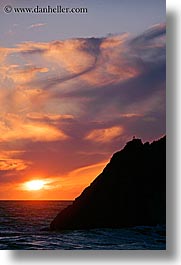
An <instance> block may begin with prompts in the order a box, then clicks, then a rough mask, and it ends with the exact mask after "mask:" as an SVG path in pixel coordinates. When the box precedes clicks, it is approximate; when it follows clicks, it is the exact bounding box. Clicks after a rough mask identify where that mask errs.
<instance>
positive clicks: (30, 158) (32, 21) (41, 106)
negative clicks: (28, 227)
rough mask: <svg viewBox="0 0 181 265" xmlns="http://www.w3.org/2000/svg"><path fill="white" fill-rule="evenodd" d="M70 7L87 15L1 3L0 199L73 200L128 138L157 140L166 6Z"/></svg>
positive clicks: (151, 3)
mask: <svg viewBox="0 0 181 265" xmlns="http://www.w3.org/2000/svg"><path fill="white" fill-rule="evenodd" d="M6 2H7V1H6ZM75 2H76V6H80V7H81V6H85V7H87V8H88V14H84V15H81V14H76V15H70V14H66V15H63V16H60V15H58V14H56V15H54V14H49V15H45V14H41V15H39V14H38V15H37V14H36V15H30V14H23V15H21V14H19V15H17V14H5V13H3V11H2V7H3V6H4V5H5V1H2V3H1V11H0V12H1V13H2V16H1V20H2V24H3V25H4V26H3V27H1V29H0V32H1V36H3V38H2V40H1V41H0V54H1V57H0V58H1V59H0V60H1V64H0V101H1V104H0V183H1V184H0V199H73V198H75V197H76V196H78V195H79V194H80V192H81V191H82V189H83V188H84V187H86V186H87V185H89V184H90V182H91V181H92V180H93V179H94V178H95V177H96V176H97V175H98V174H99V173H100V172H101V171H102V169H103V168H104V166H105V164H106V163H107V162H108V161H109V159H110V157H111V156H112V154H113V153H114V152H115V151H117V150H120V149H121V148H122V147H123V146H124V145H125V143H126V142H127V141H129V140H130V139H131V138H132V136H133V135H135V136H137V137H139V138H142V139H143V141H152V140H154V139H157V138H159V137H161V136H162V135H164V134H165V64H166V56H165V33H166V27H165V1H148V2H147V1H141V0H138V1H115V3H114V5H110V1H66V2H65V1H61V4H62V5H64V6H71V7H72V6H74V5H75ZM103 2H104V3H103ZM135 2H136V3H137V4H136V9H135ZM46 3H47V4H48V1H31V6H36V5H37V4H39V5H43V6H46ZM57 3H59V2H58V1H51V5H52V6H54V5H56V4H57ZM8 4H11V5H12V6H21V7H24V6H28V2H27V1H13V0H11V1H9V2H8ZM49 4H50V3H49ZM113 17H114V19H113ZM108 18H109V19H108ZM22 21H23V23H22ZM58 25H60V26H58ZM36 176H37V179H38V180H40V181H41V180H42V181H45V183H47V184H46V185H45V187H44V188H41V189H39V190H36V187H35V190H36V191H35V190H29V191H27V190H24V189H23V188H22V185H23V184H24V183H26V182H28V181H31V180H36Z"/></svg>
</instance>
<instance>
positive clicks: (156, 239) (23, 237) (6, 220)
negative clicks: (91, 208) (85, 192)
mask: <svg viewBox="0 0 181 265" xmlns="http://www.w3.org/2000/svg"><path fill="white" fill-rule="evenodd" d="M70 203H71V202H70V201H0V249H8V250H10V249H12V250H18V249H20V250H25V249H26V250H27V249H31V250H38V249H39V250H42V249H49V250H50V249H52V250H53V249H65V250H76V249H77V250H80V249H82V250H88V249H90V250H126V249H128V250H129V249H132V250H136V249H137V250H140V249H141V250H144V249H145V250H146V249H155V250H156V249H158V250H164V249H165V248H166V236H165V233H166V231H165V226H160V225H157V226H155V227H152V226H139V227H138V226H137V227H132V228H124V229H123V228H122V229H105V228H104V229H90V230H73V231H62V232H50V231H43V229H44V228H46V227H48V226H49V224H50V222H51V221H52V220H53V218H54V217H55V216H56V214H57V213H58V212H60V210H61V209H63V208H65V207H66V206H67V205H69V204H70Z"/></svg>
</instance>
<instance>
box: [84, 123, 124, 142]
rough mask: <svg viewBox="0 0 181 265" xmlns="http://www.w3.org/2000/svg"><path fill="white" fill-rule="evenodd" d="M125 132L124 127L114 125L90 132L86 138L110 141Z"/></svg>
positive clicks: (95, 140) (96, 140)
mask: <svg viewBox="0 0 181 265" xmlns="http://www.w3.org/2000/svg"><path fill="white" fill-rule="evenodd" d="M122 133H123V128H122V127H119V126H114V127H111V128H106V129H96V130H93V131H92V132H90V133H89V134H88V135H87V136H86V138H85V139H87V140H91V141H94V142H109V141H111V140H113V139H114V138H115V137H117V136H120V135H121V134H122Z"/></svg>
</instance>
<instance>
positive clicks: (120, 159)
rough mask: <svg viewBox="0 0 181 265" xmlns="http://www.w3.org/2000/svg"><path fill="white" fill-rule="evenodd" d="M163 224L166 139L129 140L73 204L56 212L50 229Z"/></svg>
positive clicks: (164, 220) (164, 216) (164, 211)
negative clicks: (150, 140) (151, 140)
mask: <svg viewBox="0 0 181 265" xmlns="http://www.w3.org/2000/svg"><path fill="white" fill-rule="evenodd" d="M165 222H166V136H165V137H163V138H161V139H159V140H157V141H154V142H152V143H151V144H150V143H148V142H146V143H144V144H143V143H142V141H141V139H135V138H134V139H133V140H132V141H130V142H128V143H127V144H126V146H125V147H124V148H123V149H122V150H121V151H119V152H117V153H115V154H114V155H113V157H112V158H111V160H110V162H109V163H108V164H107V165H106V167H105V168H104V170H103V172H102V173H101V174H100V175H99V176H98V177H97V178H96V179H95V180H94V181H93V182H92V183H91V184H90V186H89V187H87V188H85V190H84V191H83V192H82V194H81V195H80V196H79V197H77V198H76V199H75V200H74V202H73V204H72V205H70V206H68V207H67V208H65V209H64V210H63V211H62V212H60V213H59V214H58V215H57V216H56V217H55V219H54V220H53V221H52V222H51V224H50V229H51V230H63V229H88V228H103V227H107V228H119V227H128V226H137V225H157V224H165Z"/></svg>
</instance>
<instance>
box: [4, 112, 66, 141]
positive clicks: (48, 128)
mask: <svg viewBox="0 0 181 265" xmlns="http://www.w3.org/2000/svg"><path fill="white" fill-rule="evenodd" d="M0 135H1V136H0V141H1V142H2V141H3V142H7V141H16V140H27V139H29V140H32V141H55V140H65V139H67V138H68V136H67V135H66V134H65V133H63V132H62V131H61V130H58V129H57V128H56V127H54V126H52V125H48V124H44V123H41V122H31V121H28V120H26V119H24V118H23V117H21V116H18V115H16V114H7V115H5V116H4V117H3V118H2V119H1V121H0Z"/></svg>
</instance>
